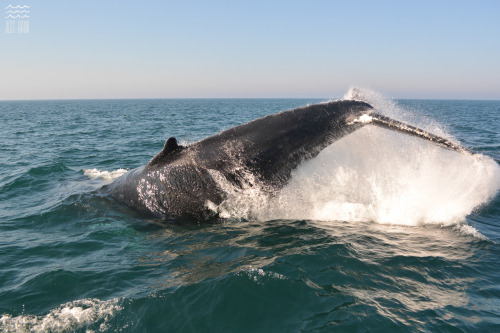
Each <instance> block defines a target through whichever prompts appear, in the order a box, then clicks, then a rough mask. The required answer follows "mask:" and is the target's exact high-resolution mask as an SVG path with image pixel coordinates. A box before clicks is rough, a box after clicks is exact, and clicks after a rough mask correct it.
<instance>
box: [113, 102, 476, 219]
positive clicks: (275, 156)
mask: <svg viewBox="0 0 500 333" xmlns="http://www.w3.org/2000/svg"><path fill="white" fill-rule="evenodd" d="M367 124H373V125H377V126H381V127H384V128H388V129H390V130H395V131H399V132H403V133H406V134H409V135H413V136H417V137H420V138H422V139H425V140H429V141H432V142H433V143H435V144H437V145H440V146H442V147H444V148H447V149H452V150H456V151H459V152H467V150H466V149H464V148H463V147H461V146H460V145H457V144H455V143H453V142H451V141H449V140H447V139H445V138H442V137H439V136H436V135H433V134H431V133H428V132H425V131H423V130H421V129H419V128H416V127H413V126H410V125H408V124H405V123H402V122H399V121H396V120H394V119H391V118H388V117H385V116H383V115H381V114H379V113H378V112H377V111H376V110H375V109H374V108H373V107H372V106H371V105H369V104H367V103H365V102H361V101H356V100H337V101H330V102H325V103H319V104H313V105H308V106H304V107H300V108H296V109H292V110H288V111H282V112H279V113H277V114H273V115H268V116H265V117H262V118H259V119H256V120H253V121H250V122H248V123H246V124H243V125H239V126H236V127H233V128H230V129H228V130H225V131H223V132H220V133H218V134H215V135H213V136H210V137H208V138H205V139H203V140H201V141H198V142H195V143H192V144H189V145H186V146H183V145H179V144H178V142H177V140H176V139H175V138H173V137H171V138H169V139H168V140H166V142H165V145H164V147H163V149H162V150H161V151H160V152H159V153H158V154H157V155H156V156H154V157H153V158H152V159H151V160H150V161H149V163H147V164H146V165H144V166H142V167H139V168H137V169H134V170H131V171H129V172H128V173H126V174H124V175H123V176H121V177H119V178H117V179H116V180H115V181H114V182H113V183H111V184H109V185H106V186H105V187H104V190H105V191H106V192H107V193H108V195H109V196H110V197H112V198H113V199H114V200H116V201H117V202H119V203H122V204H124V205H126V206H128V207H130V208H132V209H134V210H136V211H138V212H140V213H141V214H146V215H152V216H156V217H160V218H165V219H190V220H196V221H206V220H210V219H214V218H216V217H217V215H218V213H217V209H214V208H213V207H217V206H219V205H220V204H221V203H222V202H223V201H224V200H225V198H226V193H225V191H224V189H223V188H222V187H221V186H220V182H219V181H217V180H218V179H219V180H220V179H223V180H224V181H225V182H228V183H230V184H231V185H232V186H235V187H237V188H242V189H245V188H258V189H259V190H260V191H262V192H264V193H267V194H269V195H273V193H276V192H277V191H279V190H280V189H281V188H282V187H283V186H285V185H286V184H287V182H288V181H289V179H290V177H291V172H292V170H293V169H295V168H296V167H297V166H298V165H299V164H300V163H301V162H302V161H303V160H306V159H310V158H314V157H315V156H316V155H318V154H319V152H320V151H321V150H323V149H324V148H326V147H327V146H329V145H330V144H332V143H333V142H335V141H336V140H338V139H340V138H342V137H344V136H345V135H348V134H349V133H352V132H353V131H355V130H357V129H359V128H361V127H362V126H365V125H367ZM209 207H212V208H209Z"/></svg>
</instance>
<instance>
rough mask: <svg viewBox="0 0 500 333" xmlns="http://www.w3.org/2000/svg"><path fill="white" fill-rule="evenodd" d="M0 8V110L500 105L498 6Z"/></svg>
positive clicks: (109, 0) (112, 4)
mask: <svg viewBox="0 0 500 333" xmlns="http://www.w3.org/2000/svg"><path fill="white" fill-rule="evenodd" d="M0 2H1V3H2V10H3V13H2V14H3V16H2V20H3V21H2V30H0V100H24V99H101V98H106V99H107V98H254V97H255V98H260V97H263V98H268V97H269V98H272V97H280V98H281V97H285V98H294V97H297V98H303V97H311V98H313V97H317V98H336V97H341V96H343V95H344V94H345V93H346V92H347V90H348V89H349V88H350V87H362V88H369V89H372V90H375V91H377V92H380V93H382V94H384V95H386V96H389V97H393V98H429V99H494V100H500V1H497V0H491V1H486V0H485V1H482V0H477V1H470V0H469V1H460V0H454V1H446V0H440V1H436V0H433V1H383V0H382V1H363V0H357V1H335V0H330V1H321V0H311V1H291V0H288V1H270V0H267V1H260V0H252V1H236V0H234V1H216V0H211V1H186V0H185V1H166V0H162V1H127V0H120V1H114V0H105V1H102V0H101V1H95V0H86V1H63V0H60V1H52V0H26V1H19V0H0ZM9 5H11V6H18V5H19V6H29V9H27V10H29V13H23V14H24V15H27V16H29V17H25V18H19V17H17V18H15V19H12V18H11V17H9V16H8V15H9V13H8V10H10V7H9ZM18 10H19V9H18Z"/></svg>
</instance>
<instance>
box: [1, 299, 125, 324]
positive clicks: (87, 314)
mask: <svg viewBox="0 0 500 333" xmlns="http://www.w3.org/2000/svg"><path fill="white" fill-rule="evenodd" d="M118 302H119V301H118V299H112V300H108V301H101V300H99V299H82V300H78V301H74V302H69V303H66V304H62V305H61V306H59V307H57V308H55V309H53V310H52V311H50V312H49V313H48V314H46V315H44V316H35V315H20V316H17V317H12V316H10V315H2V317H1V318H0V331H2V332H74V331H76V330H82V329H84V328H87V327H88V326H89V325H94V324H96V323H97V324H99V328H98V329H99V331H101V332H102V331H106V330H107V329H109V327H108V325H107V323H108V322H109V320H110V319H111V318H112V317H113V316H114V315H115V314H116V313H117V312H118V311H120V310H122V309H123V308H122V307H121V306H119V305H118Z"/></svg>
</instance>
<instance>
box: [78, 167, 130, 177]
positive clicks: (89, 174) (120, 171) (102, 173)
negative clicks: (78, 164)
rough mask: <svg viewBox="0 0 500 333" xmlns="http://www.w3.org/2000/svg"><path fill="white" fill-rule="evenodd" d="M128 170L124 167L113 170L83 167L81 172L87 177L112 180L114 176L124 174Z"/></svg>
mask: <svg viewBox="0 0 500 333" xmlns="http://www.w3.org/2000/svg"><path fill="white" fill-rule="evenodd" d="M127 172H128V170H125V169H118V170H114V171H106V170H104V171H101V170H97V169H83V174H84V175H85V176H87V177H89V178H90V179H96V178H100V179H104V180H113V179H115V178H118V177H120V176H122V175H124V174H125V173H127Z"/></svg>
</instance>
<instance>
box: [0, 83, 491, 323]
mask: <svg viewBox="0 0 500 333" xmlns="http://www.w3.org/2000/svg"><path fill="white" fill-rule="evenodd" d="M348 95H350V96H346V98H345V101H343V102H340V101H336V102H333V103H332V104H328V103H325V102H324V101H322V100H317V99H316V100H314V99H242V100H230V99H222V100H219V99H207V100H199V99H195V100H109V101H105V100H102V101H31V102H0V137H1V139H2V140H0V166H1V167H0V235H1V236H2V237H0V262H1V263H2V265H0V331H2V332H3V331H6V332H19V331H21V332H26V331H30V332H117V331H118V332H120V331H122V332H128V331H131V332H162V331H173V332H269V331H272V332H298V331H302V332H331V331H334V332H335V331H381V330H387V331H391V332H392V331H400V332H406V331H430V332H434V331H443V332H448V331H463V332H494V331H497V330H498V327H499V326H500V311H499V309H500V293H499V290H500V289H499V286H498V276H500V245H499V244H500V227H499V221H500V198H499V196H498V190H499V188H500V166H499V165H498V163H497V162H495V161H494V159H497V160H498V159H499V158H500V127H499V124H500V112H499V110H500V102H495V101H430V100H400V101H397V102H395V101H393V100H391V99H387V98H384V97H382V96H379V95H377V94H376V93H374V92H368V91H361V92H359V91H358V92H356V91H351V92H350V93H349V94H348ZM352 100H355V101H356V100H362V101H364V102H355V101H352ZM343 103H345V104H343ZM316 105H320V106H321V107H322V108H325V107H327V105H330V106H332V107H333V109H332V110H340V109H341V108H340V105H344V106H350V107H347V108H345V109H343V110H345V111H347V112H346V113H345V117H344V116H342V115H344V113H342V112H341V113H335V112H332V113H331V114H334V115H335V116H334V117H333V118H332V119H334V120H333V123H332V122H328V121H326V120H327V119H325V118H323V119H321V118H319V120H320V121H319V122H320V123H321V126H323V127H321V126H319V127H316V126H311V127H310V128H307V124H311V122H307V121H305V120H302V121H300V122H299V121H295V120H294V119H293V117H290V118H289V119H292V120H290V123H289V124H288V125H287V126H278V125H277V126H276V127H274V128H273V130H267V131H266V130H263V131H260V132H259V131H258V130H255V129H258V128H261V126H264V125H265V124H269V126H271V124H270V123H266V121H265V120H266V119H278V118H279V117H277V116H272V115H275V114H278V115H286V114H287V113H286V112H287V111H284V112H283V110H296V109H297V108H298V110H309V111H311V110H314V109H315V108H317V109H316V110H320V109H321V108H319V107H317V106H316ZM367 105H369V106H370V107H368V106H367ZM304 106H306V107H305V108H304ZM337 107H338V108H337ZM352 107H354V108H355V109H356V107H359V108H360V109H359V110H354V112H355V113H356V112H358V111H359V113H357V114H356V115H355V116H354V117H352V118H351V117H347V114H348V113H349V112H350V111H351V110H352ZM370 110H371V111H370ZM280 112H281V113H280ZM292 113H293V112H292ZM321 114H324V115H328V114H329V112H328V110H327V111H326V112H323V113H321ZM268 115H271V117H270V118H265V117H266V116H268ZM384 117H387V118H390V119H391V120H390V121H388V120H387V118H384ZM312 118H313V119H314V117H312ZM304 119H309V117H305V118H304ZM335 119H336V120H337V121H339V122H337V123H336V122H335V121H336V120H335ZM259 120H263V121H259ZM323 120H325V121H323ZM377 120H380V121H381V122H386V124H382V125H380V124H377V123H376V122H377ZM394 120H397V121H394ZM342 121H344V122H342ZM249 122H250V123H249ZM249 124H251V125H249ZM351 125H352V126H353V127H350V126H351ZM246 126H248V127H246ZM252 126H254V127H252ZM304 126H306V128H305V129H304V128H303V127H304ZM329 126H330V127H331V129H332V131H329V129H328V127H329ZM404 127H405V128H404ZM245 128H246V129H252V130H248V131H244V129H245ZM293 128H295V129H296V131H297V132H296V133H292V134H290V135H288V134H287V132H286V129H293ZM322 128H323V129H324V130H325V131H326V132H328V135H320V136H318V138H317V139H315V138H314V135H313V134H315V133H318V134H319V133H320V132H321V129H322ZM400 129H402V130H400ZM419 129H422V130H419ZM216 133H219V134H216ZM259 133H261V135H257V134H259ZM262 133H263V134H262ZM431 133H432V134H434V135H435V136H432V135H430V134H431ZM169 137H173V138H176V140H173V139H172V140H170V141H168V140H166V139H167V138H169ZM279 138H284V139H286V140H285V141H286V144H283V145H281V146H280V142H281V140H280V139H279ZM325 138H326V139H325ZM441 138H443V139H444V141H442V140H441ZM259 140H260V141H259ZM315 140H317V141H315ZM322 140H323V141H322ZM324 140H326V141H324ZM266 143H268V144H266ZM301 145H304V147H305V149H300V147H301ZM162 147H164V148H163V149H162ZM197 147H198V148H200V149H195V148H197ZM273 147H274V148H273ZM287 147H290V148H293V149H289V150H287ZM462 147H468V148H469V150H470V151H473V152H474V154H471V153H469V152H467V151H466V150H465V151H464V150H463V148H462ZM266 149H267V150H266ZM273 149H274V150H273ZM457 150H458V151H457ZM280 153H281V154H280ZM211 157H215V158H211ZM148 161H149V162H148ZM269 161H270V162H269ZM280 162H281V163H280ZM141 165H142V167H139V168H137V167H138V166H141ZM127 172H128V173H127ZM121 176H123V178H120V177H121ZM162 179H163V180H162ZM114 182H115V183H114ZM104 185H106V186H105V187H104V188H103V186H104ZM155 186H156V187H155ZM112 191H115V192H114V193H111V192H112ZM170 193H175V195H169V194H170ZM217 217H218V218H217ZM206 220H211V221H212V223H200V222H204V221H206Z"/></svg>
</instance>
